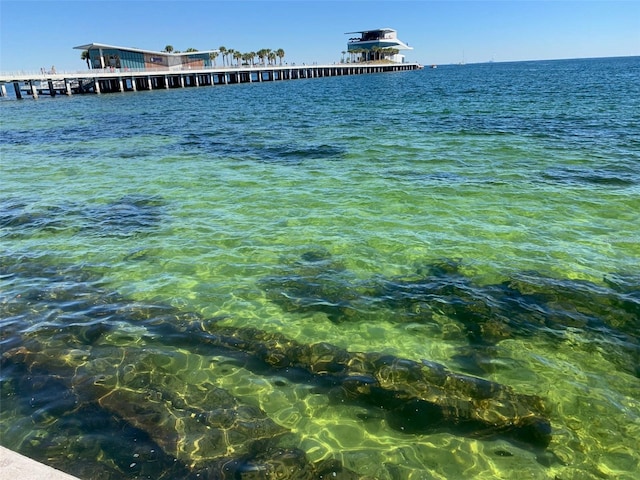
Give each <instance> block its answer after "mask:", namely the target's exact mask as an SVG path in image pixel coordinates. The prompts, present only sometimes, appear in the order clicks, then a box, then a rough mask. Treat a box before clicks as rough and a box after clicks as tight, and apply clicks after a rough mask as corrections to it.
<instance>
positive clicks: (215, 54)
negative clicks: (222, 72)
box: [209, 52, 218, 67]
mask: <svg viewBox="0 0 640 480" xmlns="http://www.w3.org/2000/svg"><path fill="white" fill-rule="evenodd" d="M216 58H218V52H211V53H210V54H209V60H211V61H212V62H213V66H214V67H215V66H216Z"/></svg>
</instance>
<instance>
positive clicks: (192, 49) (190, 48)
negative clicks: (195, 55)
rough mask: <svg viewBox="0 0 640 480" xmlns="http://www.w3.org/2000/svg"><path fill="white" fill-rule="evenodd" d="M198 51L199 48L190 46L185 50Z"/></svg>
mask: <svg viewBox="0 0 640 480" xmlns="http://www.w3.org/2000/svg"><path fill="white" fill-rule="evenodd" d="M197 51H198V49H197V48H192V47H189V48H187V49H186V50H185V52H197Z"/></svg>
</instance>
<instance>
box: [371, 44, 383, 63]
mask: <svg viewBox="0 0 640 480" xmlns="http://www.w3.org/2000/svg"><path fill="white" fill-rule="evenodd" d="M371 50H372V52H373V59H374V60H376V56H377V57H378V58H377V60H380V50H381V49H380V47H378V46H377V45H374V46H373V47H371Z"/></svg>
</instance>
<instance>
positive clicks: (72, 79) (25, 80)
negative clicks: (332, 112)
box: [0, 63, 422, 99]
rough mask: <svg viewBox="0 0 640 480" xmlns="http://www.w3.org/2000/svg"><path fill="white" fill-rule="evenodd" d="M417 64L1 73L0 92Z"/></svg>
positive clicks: (114, 88) (132, 87)
mask: <svg viewBox="0 0 640 480" xmlns="http://www.w3.org/2000/svg"><path fill="white" fill-rule="evenodd" d="M421 68H422V65H420V64H419V63H344V64H335V65H300V66H297V65H280V66H276V65H264V66H263V65H261V66H241V67H221V68H216V67H210V68H204V69H194V70H170V69H169V70H135V71H134V70H127V69H115V70H112V69H99V70H98V69H94V70H89V71H87V72H77V73H41V74H33V73H32V74H1V73H0V96H7V84H13V90H14V92H15V96H16V98H18V99H22V98H24V97H25V96H31V97H33V98H38V96H39V95H50V96H52V97H54V96H56V95H73V94H84V93H94V94H99V93H113V92H136V91H139V90H158V89H170V88H188V87H202V86H214V85H229V84H235V83H257V82H274V81H281V80H297V79H303V78H320V77H336V76H343V75H363V74H370V73H383V72H400V71H407V70H418V69H421Z"/></svg>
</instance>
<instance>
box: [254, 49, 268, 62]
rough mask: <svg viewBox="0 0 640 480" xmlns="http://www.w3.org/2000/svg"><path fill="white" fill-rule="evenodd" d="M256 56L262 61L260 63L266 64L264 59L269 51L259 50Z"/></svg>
mask: <svg viewBox="0 0 640 480" xmlns="http://www.w3.org/2000/svg"><path fill="white" fill-rule="evenodd" d="M256 55H257V57H258V59H259V60H260V63H264V58H265V57H266V56H267V49H266V48H261V49H260V50H258V51H257V52H256Z"/></svg>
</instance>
